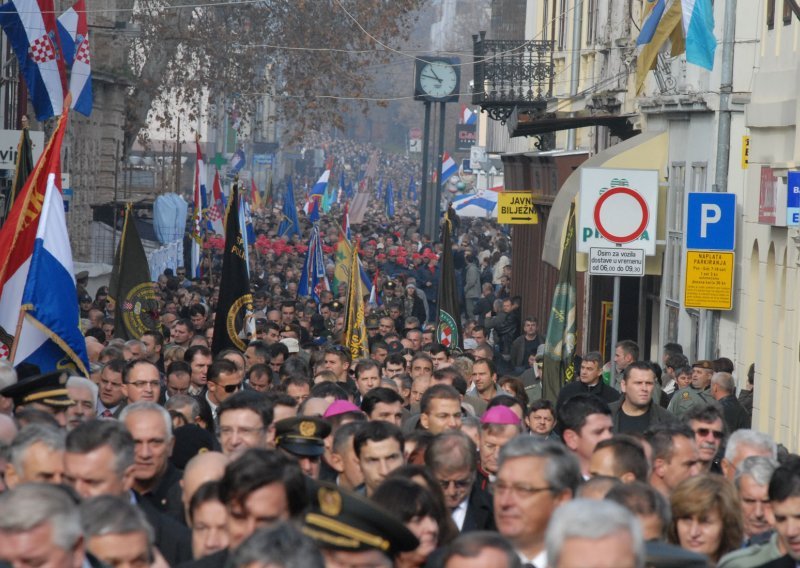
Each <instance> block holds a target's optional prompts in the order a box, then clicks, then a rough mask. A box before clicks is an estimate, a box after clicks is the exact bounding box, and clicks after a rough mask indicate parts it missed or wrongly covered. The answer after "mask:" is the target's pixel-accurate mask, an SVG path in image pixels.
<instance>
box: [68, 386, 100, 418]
mask: <svg viewBox="0 0 800 568" xmlns="http://www.w3.org/2000/svg"><path fill="white" fill-rule="evenodd" d="M67 394H68V395H69V398H70V400H71V401H72V402H74V403H75V404H73V405H72V406H69V407H67V429H68V430H72V429H73V428H75V427H76V426H77V425H78V424H80V423H81V422H86V421H87V420H92V419H93V418H94V417H95V416H96V414H97V397H98V394H99V389H98V388H97V385H96V384H94V383H93V382H92V381H90V380H89V379H87V378H85V377H78V376H73V377H70V378H69V379H67Z"/></svg>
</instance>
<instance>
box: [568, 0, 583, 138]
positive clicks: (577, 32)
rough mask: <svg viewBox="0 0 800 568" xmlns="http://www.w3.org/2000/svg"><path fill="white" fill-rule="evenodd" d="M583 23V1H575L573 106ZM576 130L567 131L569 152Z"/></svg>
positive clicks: (573, 14)
mask: <svg viewBox="0 0 800 568" xmlns="http://www.w3.org/2000/svg"><path fill="white" fill-rule="evenodd" d="M582 21H583V0H575V5H574V6H573V10H572V57H571V58H570V67H571V68H570V74H569V97H570V102H571V104H574V103H575V97H576V96H577V95H578V83H579V82H580V77H581V31H582V29H581V28H582V27H583V26H582ZM575 132H576V130H575V129H574V128H570V129H569V130H568V131H567V150H574V149H575Z"/></svg>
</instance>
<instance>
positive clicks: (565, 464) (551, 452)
mask: <svg viewBox="0 0 800 568" xmlns="http://www.w3.org/2000/svg"><path fill="white" fill-rule="evenodd" d="M516 458H544V459H546V460H547V465H546V467H545V481H546V482H547V485H548V486H549V487H550V490H551V491H552V492H553V493H561V492H562V491H564V490H566V489H569V490H570V491H572V494H573V495H575V492H576V491H577V490H578V487H579V486H580V484H581V482H582V481H583V478H582V477H581V466H580V463H579V462H578V458H576V457H575V454H573V453H572V452H571V451H569V450H568V449H567V448H566V447H565V446H564V445H563V444H559V443H556V442H550V441H544V440H538V439H536V438H534V437H533V436H528V435H519V436H515V437H514V438H512V439H511V440H510V441H509V442H508V443H507V444H506V445H505V446H503V447H502V449H501V450H500V455H499V456H498V458H497V470H498V471H500V470H501V469H503V465H504V464H505V463H506V462H507V461H509V460H512V459H516Z"/></svg>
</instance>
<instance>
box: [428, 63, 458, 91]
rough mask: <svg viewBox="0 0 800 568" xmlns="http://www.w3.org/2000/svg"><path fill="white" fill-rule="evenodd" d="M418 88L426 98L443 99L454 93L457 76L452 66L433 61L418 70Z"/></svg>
mask: <svg viewBox="0 0 800 568" xmlns="http://www.w3.org/2000/svg"><path fill="white" fill-rule="evenodd" d="M419 86H420V87H422V90H423V91H425V93H426V94H427V95H428V96H431V97H435V98H443V97H446V96H448V95H451V94H453V93H454V92H455V90H456V87H457V86H458V75H457V74H456V70H455V69H454V68H453V66H452V65H449V64H447V63H444V62H442V61H434V62H432V63H427V64H425V65H424V66H423V67H422V69H421V70H420V73H419Z"/></svg>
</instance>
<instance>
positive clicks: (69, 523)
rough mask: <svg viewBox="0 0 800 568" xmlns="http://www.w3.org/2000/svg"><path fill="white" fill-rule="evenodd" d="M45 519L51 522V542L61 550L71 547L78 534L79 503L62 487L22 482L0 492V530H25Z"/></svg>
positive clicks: (39, 524)
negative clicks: (17, 485) (13, 487)
mask: <svg viewBox="0 0 800 568" xmlns="http://www.w3.org/2000/svg"><path fill="white" fill-rule="evenodd" d="M44 523H50V525H51V526H52V528H53V542H54V543H55V545H56V546H58V547H59V548H61V549H63V550H71V549H72V548H73V547H74V546H75V544H76V543H77V542H78V540H79V539H80V538H81V517H80V513H79V512H78V505H77V504H76V502H75V500H74V499H73V498H72V496H70V494H69V493H68V492H67V491H66V490H65V489H64V488H62V487H59V486H57V485H50V484H46V483H23V484H22V485H20V486H19V487H16V488H15V489H13V490H11V491H7V492H5V493H3V494H0V532H7V533H20V532H27V531H30V530H32V529H35V528H36V527H38V526H41V525H43V524H44Z"/></svg>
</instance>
